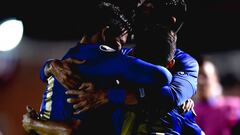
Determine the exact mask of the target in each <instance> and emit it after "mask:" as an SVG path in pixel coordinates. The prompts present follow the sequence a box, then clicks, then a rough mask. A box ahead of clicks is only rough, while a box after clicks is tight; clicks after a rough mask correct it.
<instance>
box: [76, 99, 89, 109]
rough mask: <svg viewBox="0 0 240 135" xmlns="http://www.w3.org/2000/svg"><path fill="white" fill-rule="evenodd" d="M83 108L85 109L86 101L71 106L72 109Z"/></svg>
mask: <svg viewBox="0 0 240 135" xmlns="http://www.w3.org/2000/svg"><path fill="white" fill-rule="evenodd" d="M83 107H87V100H84V101H81V102H79V103H77V104H74V105H73V108H74V109H79V108H83Z"/></svg>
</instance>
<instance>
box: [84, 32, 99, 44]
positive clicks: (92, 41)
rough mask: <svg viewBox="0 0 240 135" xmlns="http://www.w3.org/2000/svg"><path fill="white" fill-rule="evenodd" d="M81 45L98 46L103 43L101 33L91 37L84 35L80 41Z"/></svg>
mask: <svg viewBox="0 0 240 135" xmlns="http://www.w3.org/2000/svg"><path fill="white" fill-rule="evenodd" d="M80 43H81V44H97V43H101V40H100V38H99V33H96V34H95V35H93V36H91V37H89V36H87V35H84V36H83V37H82V39H81V40H80Z"/></svg>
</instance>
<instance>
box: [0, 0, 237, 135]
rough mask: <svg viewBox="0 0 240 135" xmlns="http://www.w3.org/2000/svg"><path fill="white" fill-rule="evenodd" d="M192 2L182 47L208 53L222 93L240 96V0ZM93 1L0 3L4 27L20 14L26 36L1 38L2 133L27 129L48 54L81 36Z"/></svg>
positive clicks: (14, 134) (180, 39)
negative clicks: (10, 43) (26, 120)
mask: <svg viewBox="0 0 240 135" xmlns="http://www.w3.org/2000/svg"><path fill="white" fill-rule="evenodd" d="M125 1H127V0H125ZM128 1H131V0H128ZM187 3H188V13H187V18H186V20H185V23H184V25H183V27H182V29H181V30H180V31H179V35H178V47H179V48H181V49H183V50H185V51H186V52H188V53H190V54H191V55H192V56H194V57H196V58H197V57H198V56H200V55H203V56H207V57H208V59H210V60H211V61H212V62H213V63H214V65H215V66H216V68H217V69H218V74H219V81H220V83H221V85H222V87H223V94H224V95H227V96H229V95H230V96H232V95H233V96H236V97H239V96H240V43H239V39H240V38H239V36H240V35H239V31H240V1H238V0H211V1H207V0H201V1H187ZM89 4H90V2H89V1H87V0H81V1H79V2H78V3H77V4H76V3H71V2H70V1H69V2H65V3H60V2H59V1H58V2H56V3H53V2H52V3H50V2H46V3H43V2H42V3H38V2H30V3H29V2H25V3H24V2H15V1H7V2H4V4H1V9H0V23H1V24H0V26H1V25H2V24H3V22H4V21H6V20H8V19H12V18H15V19H17V20H19V21H21V22H22V25H23V37H22V38H21V39H20V40H19V43H18V46H16V47H15V48H13V49H11V50H6V49H5V50H4V49H1V48H6V46H7V44H5V42H4V43H2V42H1V43H0V135H24V134H26V133H25V132H24V130H23V128H22V125H21V120H22V115H23V114H24V113H25V112H26V109H25V106H26V105H30V106H32V107H33V108H35V109H36V110H38V109H39V108H40V104H41V98H42V93H43V91H44V89H45V84H44V83H43V82H41V81H40V79H39V70H40V67H41V65H42V64H43V62H44V61H46V60H47V59H49V58H61V56H63V54H64V53H65V52H66V51H67V50H68V48H70V47H73V46H74V45H75V43H76V42H77V41H78V40H79V39H80V37H81V25H84V24H81V20H84V18H83V16H84V14H87V13H88V12H91V9H89V8H88V6H89ZM13 5H15V6H13ZM14 30H16V29H14ZM2 31H3V30H2V29H1V28H0V32H1V33H2ZM1 33H0V39H1V40H2V38H3V37H4V39H5V36H4V35H6V34H1ZM1 36H2V37H1ZM5 40H6V41H8V40H12V38H10V39H5ZM237 106H240V103H239V102H237ZM239 116H240V115H239Z"/></svg>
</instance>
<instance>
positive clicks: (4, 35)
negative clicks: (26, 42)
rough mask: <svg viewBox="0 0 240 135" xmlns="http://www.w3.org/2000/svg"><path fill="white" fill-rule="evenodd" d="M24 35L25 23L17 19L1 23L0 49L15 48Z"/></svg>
mask: <svg viewBox="0 0 240 135" xmlns="http://www.w3.org/2000/svg"><path fill="white" fill-rule="evenodd" d="M22 36H23V23H22V21H19V20H16V19H9V20H6V21H4V22H3V23H2V24H0V51H9V50H11V49H13V48H15V47H16V46H17V45H18V44H19V42H20V41H21V39H22Z"/></svg>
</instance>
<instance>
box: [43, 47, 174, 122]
mask: <svg viewBox="0 0 240 135" xmlns="http://www.w3.org/2000/svg"><path fill="white" fill-rule="evenodd" d="M128 51H129V50H128V49H123V50H122V51H120V52H119V51H115V50H113V49H111V48H109V47H107V46H104V45H81V44H78V45H77V46H75V47H74V48H71V49H70V50H69V51H68V52H67V53H66V55H65V56H64V57H63V59H67V58H74V59H78V60H87V63H86V64H82V65H75V66H74V67H75V69H76V70H77V71H78V72H79V74H81V75H82V76H85V77H86V78H87V79H90V80H91V81H93V82H94V83H95V84H96V85H97V86H98V87H100V88H108V89H109V90H108V98H109V100H110V101H111V102H113V103H114V104H120V103H123V101H124V96H125V93H124V91H122V90H121V88H119V83H120V84H122V85H128V86H132V87H135V86H141V87H145V86H156V87H162V86H163V85H166V84H169V83H170V82H171V79H172V76H171V73H170V72H169V71H168V70H167V69H166V68H164V67H162V66H155V65H153V64H150V63H147V62H144V61H142V60H139V59H137V58H134V57H131V56H126V55H124V54H126V53H128ZM43 67H44V66H43ZM41 79H42V80H43V81H46V80H47V82H48V85H47V88H46V90H45V92H44V95H43V101H42V105H41V109H40V115H41V117H42V118H44V119H50V120H55V121H71V120H72V119H73V118H77V119H81V120H84V119H85V118H86V117H87V116H86V114H84V113H81V114H79V115H74V116H73V111H74V110H73V107H72V105H71V104H69V103H67V98H68V96H67V95H66V94H65V91H66V89H65V88H64V87H63V86H62V85H61V84H60V83H59V82H58V81H57V80H56V79H55V78H54V77H53V76H51V77H49V78H45V75H44V69H43V68H42V70H41ZM116 89H117V90H116ZM114 115H115V116H119V114H118V113H117V111H116V112H115V113H114ZM120 115H121V114H120Z"/></svg>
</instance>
